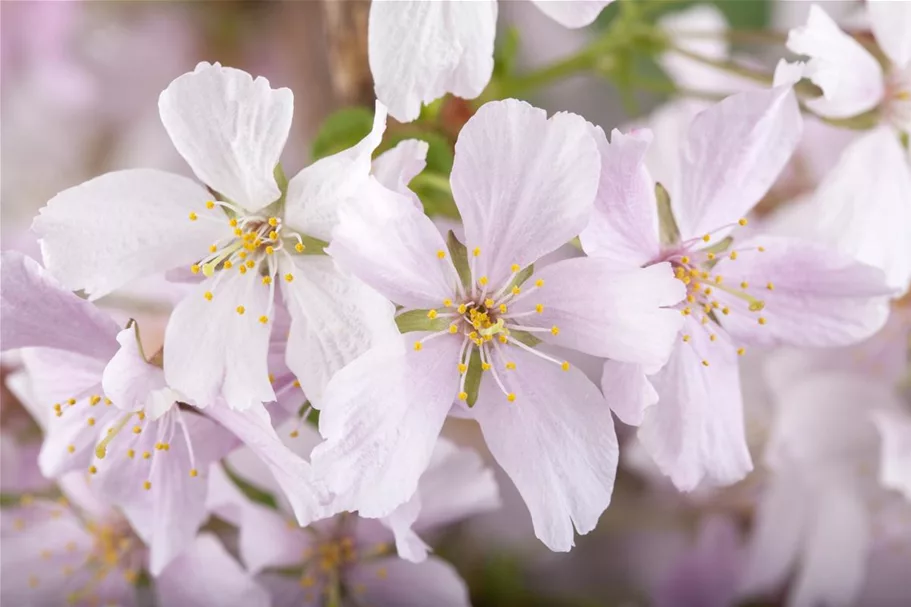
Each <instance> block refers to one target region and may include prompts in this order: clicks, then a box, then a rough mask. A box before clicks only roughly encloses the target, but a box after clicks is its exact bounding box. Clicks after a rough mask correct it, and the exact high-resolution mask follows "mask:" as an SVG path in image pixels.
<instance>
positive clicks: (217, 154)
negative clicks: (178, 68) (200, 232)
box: [158, 62, 294, 211]
mask: <svg viewBox="0 0 911 607" xmlns="http://www.w3.org/2000/svg"><path fill="white" fill-rule="evenodd" d="M158 111H159V113H160V114H161V122H162V124H164V128H165V129H166V130H167V131H168V135H169V136H170V137H171V141H172V142H173V143H174V147H175V148H177V151H178V152H180V155H181V156H183V157H184V160H186V161H187V164H189V165H190V168H191V169H193V172H194V173H196V176H197V177H199V179H200V181H202V182H203V183H205V184H206V185H208V186H209V187H211V188H212V189H213V190H215V191H216V192H218V193H219V194H222V195H223V196H225V197H226V198H228V200H231V201H233V202H236V203H237V204H239V205H240V206H242V207H243V208H244V209H246V210H247V211H257V210H259V209H261V208H263V207H264V206H266V205H268V204H270V203H271V202H274V201H275V200H277V199H278V197H279V196H281V190H279V188H278V185H277V184H276V183H275V176H274V171H275V167H276V165H277V164H278V161H279V157H280V156H281V153H282V149H284V147H285V141H286V140H287V139H288V133H289V131H290V130H291V116H292V114H293V111H294V95H293V94H292V93H291V91H290V90H289V89H286V88H280V89H273V88H271V87H270V86H269V81H268V80H266V79H265V78H263V77H259V78H256V80H254V79H253V77H252V76H250V74H248V73H246V72H243V71H241V70H236V69H233V68H230V67H222V66H221V65H220V64H218V63H216V64H215V65H210V64H208V63H205V62H203V63H200V64H199V65H197V66H196V69H195V70H194V71H192V72H188V73H186V74H184V75H182V76H180V77H178V78H176V79H175V80H174V81H173V82H172V83H171V84H170V85H168V88H167V89H165V91H164V92H162V93H161V96H160V97H159V98H158Z"/></svg>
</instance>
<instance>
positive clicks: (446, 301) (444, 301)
mask: <svg viewBox="0 0 911 607" xmlns="http://www.w3.org/2000/svg"><path fill="white" fill-rule="evenodd" d="M451 305H452V300H451V299H449V298H448V297H447V298H446V299H444V300H443V307H444V308H448V307H449V306H451Z"/></svg>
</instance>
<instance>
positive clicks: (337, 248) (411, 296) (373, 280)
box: [326, 179, 459, 309]
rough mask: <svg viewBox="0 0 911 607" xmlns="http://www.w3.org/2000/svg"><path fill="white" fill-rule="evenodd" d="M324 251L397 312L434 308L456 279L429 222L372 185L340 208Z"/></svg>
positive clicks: (452, 290)
mask: <svg viewBox="0 0 911 607" xmlns="http://www.w3.org/2000/svg"><path fill="white" fill-rule="evenodd" d="M326 251H327V252H328V253H329V255H331V256H332V257H333V258H334V259H335V260H336V261H337V262H338V264H339V266H341V267H342V268H343V269H344V270H345V271H347V272H350V273H351V274H353V275H355V276H357V277H358V278H360V279H361V280H362V281H364V282H365V283H367V284H368V285H370V286H371V287H373V288H374V289H376V290H377V291H379V292H380V293H382V294H383V295H385V296H386V297H388V298H389V299H390V300H392V301H393V302H395V303H396V304H399V305H402V306H407V307H413V308H418V309H428V308H437V307H440V306H442V304H443V300H444V299H446V298H451V297H453V294H454V293H456V289H457V288H458V287H457V285H458V284H459V277H458V274H457V273H456V270H455V267H453V265H452V261H451V260H450V255H449V252H448V248H447V247H446V243H445V241H444V240H443V237H442V236H441V235H440V232H439V230H437V229H436V226H435V225H434V224H433V221H431V219H430V218H429V217H427V215H425V214H424V212H423V210H421V209H418V208H416V207H415V206H414V205H413V204H412V203H411V201H410V200H409V199H408V198H406V197H404V196H402V195H400V194H397V193H395V192H393V191H392V190H388V189H386V188H384V187H383V186H381V185H380V184H379V182H377V181H376V180H375V179H370V181H369V182H368V183H367V184H366V185H365V187H364V189H363V190H362V192H361V196H359V197H358V200H353V201H350V202H349V203H348V204H346V205H344V206H343V207H342V209H341V211H340V222H339V226H338V228H337V229H336V230H335V234H334V236H333V240H332V244H331V245H330V246H329V248H328V249H326ZM440 253H442V254H443V258H442V259H440V258H439V254H440Z"/></svg>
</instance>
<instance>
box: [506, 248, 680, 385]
mask: <svg viewBox="0 0 911 607" xmlns="http://www.w3.org/2000/svg"><path fill="white" fill-rule="evenodd" d="M538 280H543V281H544V284H543V285H542V286H541V287H534V286H533V285H534V284H535V283H536V281H538ZM523 286H524V288H525V289H527V290H528V292H527V293H523V294H521V295H520V296H519V297H521V299H520V300H518V301H517V302H516V303H515V304H510V305H509V311H510V312H515V313H518V314H521V313H523V312H534V311H535V310H536V307H535V306H536V305H538V304H541V305H543V306H544V309H543V311H542V312H541V313H533V314H531V315H530V316H526V317H522V318H518V319H516V320H517V322H521V324H522V325H529V326H535V327H543V328H548V329H549V328H552V327H554V326H556V327H557V328H558V332H557V334H556V335H553V334H552V332H543V333H541V334H540V335H539V334H537V333H536V335H539V336H540V337H541V339H543V340H545V341H547V342H548V343H553V344H556V345H558V346H565V347H567V348H571V349H574V350H581V351H582V352H585V353H587V354H592V355H594V356H603V357H607V358H612V359H614V360H618V361H621V362H632V363H640V364H643V365H647V366H650V367H660V366H661V365H662V364H664V361H666V360H667V357H668V355H669V354H670V351H671V348H673V345H674V339H675V337H676V336H677V333H678V332H679V331H680V327H681V325H682V322H683V317H682V316H681V314H680V312H679V311H678V310H675V309H672V308H664V307H662V306H672V305H674V304H677V303H678V302H680V301H681V300H682V299H683V298H684V297H685V296H686V287H685V286H684V284H683V283H682V282H681V281H679V280H677V279H676V278H674V274H673V272H672V271H671V267H670V264H667V263H661V264H655V265H652V266H648V267H646V268H639V267H637V266H633V265H627V264H623V263H620V262H617V261H614V260H610V259H606V258H596V257H580V258H576V259H568V260H566V261H560V262H557V263H555V264H552V265H549V266H547V267H545V268H544V269H543V270H540V271H538V272H535V273H534V275H533V276H532V277H531V278H529V279H528V281H527V282H526V283H525V285H523Z"/></svg>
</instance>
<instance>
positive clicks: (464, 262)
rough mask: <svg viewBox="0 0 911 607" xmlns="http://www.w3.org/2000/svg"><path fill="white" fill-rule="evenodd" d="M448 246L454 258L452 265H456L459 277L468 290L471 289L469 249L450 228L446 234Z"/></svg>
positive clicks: (450, 254)
mask: <svg viewBox="0 0 911 607" xmlns="http://www.w3.org/2000/svg"><path fill="white" fill-rule="evenodd" d="M446 246H447V247H448V248H449V256H450V258H451V259H452V265H454V266H455V269H456V272H458V273H459V279H460V280H461V281H462V286H463V287H464V288H465V289H466V290H469V291H470V290H471V268H470V267H469V266H468V250H467V249H466V248H465V245H463V244H462V243H461V242H459V239H458V238H456V235H455V233H454V232H453V231H452V230H449V233H448V234H446Z"/></svg>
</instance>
